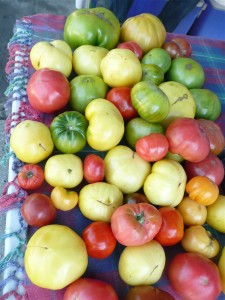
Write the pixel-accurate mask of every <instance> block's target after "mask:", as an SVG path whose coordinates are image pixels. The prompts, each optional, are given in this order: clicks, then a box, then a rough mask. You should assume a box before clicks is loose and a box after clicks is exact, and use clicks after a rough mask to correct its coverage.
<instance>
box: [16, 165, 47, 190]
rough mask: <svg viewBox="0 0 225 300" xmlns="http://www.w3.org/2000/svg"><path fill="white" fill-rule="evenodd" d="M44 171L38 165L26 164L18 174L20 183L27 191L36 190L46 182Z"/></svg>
mask: <svg viewBox="0 0 225 300" xmlns="http://www.w3.org/2000/svg"><path fill="white" fill-rule="evenodd" d="M44 178H45V176H44V171H43V169H42V168H41V167H40V166H39V165H36V164H25V165H24V166H23V167H22V169H21V170H20V172H19V173H18V183H19V185H20V186H21V187H22V188H23V189H25V190H35V189H37V188H39V187H40V186H41V185H42V183H43V182H44Z"/></svg>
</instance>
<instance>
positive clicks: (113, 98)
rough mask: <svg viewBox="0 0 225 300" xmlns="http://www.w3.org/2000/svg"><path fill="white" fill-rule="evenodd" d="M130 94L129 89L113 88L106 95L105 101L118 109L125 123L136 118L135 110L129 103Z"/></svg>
mask: <svg viewBox="0 0 225 300" xmlns="http://www.w3.org/2000/svg"><path fill="white" fill-rule="evenodd" d="M130 92H131V87H126V86H124V87H114V88H112V89H111V90H110V91H109V92H108V94H107V95H106V99H107V100H109V101H110V102H112V103H113V104H114V105H115V106H116V107H117V108H118V110H119V111H120V113H121V115H122V117H123V119H124V120H125V121H129V120H131V119H133V118H135V117H137V116H138V113H137V111H136V109H135V108H134V107H133V105H132V103H131V97H130Z"/></svg>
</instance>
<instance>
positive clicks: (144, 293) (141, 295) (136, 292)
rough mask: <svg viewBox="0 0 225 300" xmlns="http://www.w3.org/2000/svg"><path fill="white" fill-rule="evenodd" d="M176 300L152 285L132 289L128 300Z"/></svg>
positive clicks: (127, 297)
mask: <svg viewBox="0 0 225 300" xmlns="http://www.w3.org/2000/svg"><path fill="white" fill-rule="evenodd" d="M147 299H151V300H175V298H174V297H173V296H172V295H170V294H169V293H168V292H166V291H163V290H162V289H159V288H156V287H153V286H151V285H139V286H134V287H131V288H130V290H129V291H128V294H127V296H126V300H147Z"/></svg>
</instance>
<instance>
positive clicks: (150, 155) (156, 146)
mask: <svg viewBox="0 0 225 300" xmlns="http://www.w3.org/2000/svg"><path fill="white" fill-rule="evenodd" d="M168 148H169V143H168V140H167V138H166V136H165V135H164V134H161V133H152V134H150V135H147V136H145V137H143V138H140V139H139V140H138V141H137V143H136V144H135V149H136V152H137V153H138V154H139V155H140V157H142V158H143V159H144V160H146V161H148V162H154V161H157V160H160V159H162V158H163V157H165V156H166V154H167V152H168Z"/></svg>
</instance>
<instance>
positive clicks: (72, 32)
mask: <svg viewBox="0 0 225 300" xmlns="http://www.w3.org/2000/svg"><path fill="white" fill-rule="evenodd" d="M119 36H120V22H119V20H118V19H117V17H116V16H115V15H114V13H113V12H111V11H110V10H108V9H107V8H104V7H95V8H83V9H78V10H75V11H74V12H72V13H71V14H70V15H69V16H68V17H67V19H66V22H65V26H64V40H65V41H66V42H67V43H68V44H69V45H70V47H71V48H73V49H76V48H77V47H79V46H81V45H93V46H101V47H104V48H106V49H108V50H111V49H112V48H115V47H116V45H117V44H118V41H119Z"/></svg>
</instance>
